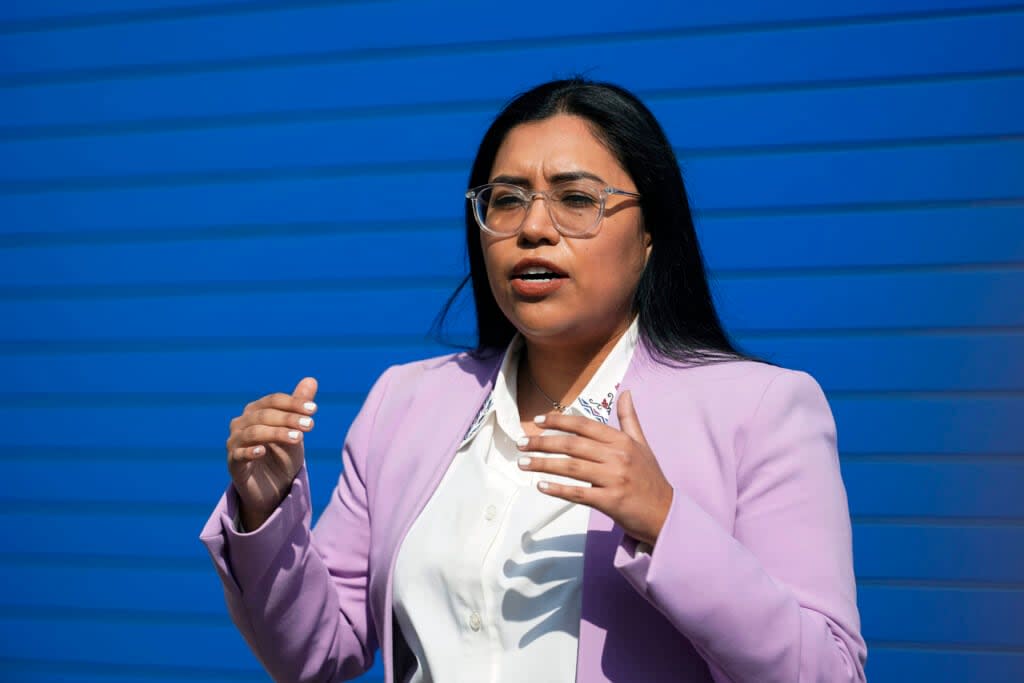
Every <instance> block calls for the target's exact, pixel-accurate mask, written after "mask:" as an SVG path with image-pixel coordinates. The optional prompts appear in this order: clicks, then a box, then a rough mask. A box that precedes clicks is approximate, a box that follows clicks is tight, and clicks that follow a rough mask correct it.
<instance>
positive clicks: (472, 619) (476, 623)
mask: <svg viewBox="0 0 1024 683" xmlns="http://www.w3.org/2000/svg"><path fill="white" fill-rule="evenodd" d="M481 626H483V621H481V619H480V615H479V614H477V613H476V612H473V613H472V614H470V615H469V627H470V628H471V629H473V630H474V631H479V630H480V627H481Z"/></svg>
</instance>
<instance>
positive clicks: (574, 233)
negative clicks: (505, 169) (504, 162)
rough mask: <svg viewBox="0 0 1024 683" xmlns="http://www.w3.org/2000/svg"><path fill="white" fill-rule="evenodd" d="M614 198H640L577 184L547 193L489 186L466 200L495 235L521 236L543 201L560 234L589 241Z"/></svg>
mask: <svg viewBox="0 0 1024 683" xmlns="http://www.w3.org/2000/svg"><path fill="white" fill-rule="evenodd" d="M611 195H622V196H624V197H633V198H635V199H639V198H640V195H638V194H636V193H635V192H627V191H626V190H620V189H618V188H615V187H611V186H602V185H600V184H599V183H595V182H590V181H585V180H574V181H571V182H566V183H559V184H557V185H554V186H552V188H551V189H550V190H548V191H547V192H542V191H540V190H527V189H524V188H522V187H520V186H518V185H511V184H509V183H488V184H486V185H481V186H479V187H474V188H473V189H471V190H470V191H469V192H467V193H466V199H468V200H469V201H470V202H471V203H472V205H473V216H474V217H476V222H477V225H479V226H480V229H481V230H483V231H484V232H488V233H490V234H492V235H499V236H505V237H507V236H510V235H517V234H519V231H520V230H521V229H522V227H523V223H524V222H525V221H526V214H527V213H529V211H530V206H531V205H532V204H533V200H534V199H536V198H537V197H543V198H544V203H545V204H546V205H547V209H548V215H549V216H550V217H551V222H552V223H553V224H554V226H555V229H556V230H558V232H559V233H560V234H562V235H565V236H566V237H589V236H590V235H593V234H595V233H596V232H597V227H598V226H599V225H600V224H601V218H602V217H604V208H605V200H606V199H607V198H608V197H609V196H611Z"/></svg>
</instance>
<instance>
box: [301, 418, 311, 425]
mask: <svg viewBox="0 0 1024 683" xmlns="http://www.w3.org/2000/svg"><path fill="white" fill-rule="evenodd" d="M311 424H313V418H311V417H300V418H299V426H300V427H308V426H309V425H311Z"/></svg>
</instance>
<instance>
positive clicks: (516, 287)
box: [509, 258, 569, 301]
mask: <svg viewBox="0 0 1024 683" xmlns="http://www.w3.org/2000/svg"><path fill="white" fill-rule="evenodd" d="M509 279H510V280H511V281H512V290H513V291H514V292H515V293H516V294H518V295H519V296H521V297H523V299H526V300H529V301H538V300H540V299H543V298H544V297H547V296H548V295H551V294H554V293H555V292H557V291H558V289H559V288H560V287H561V286H562V285H563V284H564V283H565V282H566V280H568V279H569V276H568V275H567V274H566V272H565V271H564V270H562V269H561V268H559V267H558V266H556V265H555V264H553V263H551V262H550V261H545V260H543V259H538V258H527V259H523V260H522V261H520V262H519V263H517V264H516V267H515V268H513V269H512V274H511V276H510V277H509Z"/></svg>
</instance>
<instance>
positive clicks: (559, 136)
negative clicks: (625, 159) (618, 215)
mask: <svg viewBox="0 0 1024 683" xmlns="http://www.w3.org/2000/svg"><path fill="white" fill-rule="evenodd" d="M573 171H585V172H588V173H592V174H594V175H597V176H599V177H600V178H601V179H602V180H604V181H605V182H608V183H611V184H613V185H621V184H629V183H630V181H629V176H628V174H627V173H626V171H625V170H624V169H623V168H622V167H621V166H620V165H619V162H618V160H617V159H616V158H615V156H614V155H613V154H612V153H611V151H609V150H608V148H607V147H605V145H604V144H603V143H602V142H601V141H600V140H598V139H597V138H596V137H595V136H594V134H593V132H591V129H590V124H589V123H588V122H587V121H586V120H585V119H582V118H580V117H578V116H571V115H568V114H558V115H555V116H552V117H550V118H547V119H543V120H541V121H531V122H529V123H521V124H519V125H518V126H516V127H515V128H513V129H512V130H510V131H509V132H508V135H506V136H505V140H504V141H503V142H502V143H501V147H499V148H498V154H497V155H496V156H495V158H494V165H493V167H492V168H491V178H494V177H496V176H499V175H500V176H517V177H523V178H526V179H528V180H530V181H532V182H534V183H537V182H539V181H541V180H545V179H550V178H551V177H552V176H556V175H559V174H563V173H568V172H573Z"/></svg>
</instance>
